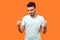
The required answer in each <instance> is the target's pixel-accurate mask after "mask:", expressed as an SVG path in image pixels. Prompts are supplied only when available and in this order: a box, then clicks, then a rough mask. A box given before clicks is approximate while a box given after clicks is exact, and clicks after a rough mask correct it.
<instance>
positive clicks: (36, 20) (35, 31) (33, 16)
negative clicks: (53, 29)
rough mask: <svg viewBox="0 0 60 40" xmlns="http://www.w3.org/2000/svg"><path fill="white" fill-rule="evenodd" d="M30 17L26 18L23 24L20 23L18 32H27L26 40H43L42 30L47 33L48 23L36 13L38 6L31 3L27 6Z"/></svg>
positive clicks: (18, 23)
mask: <svg viewBox="0 0 60 40" xmlns="http://www.w3.org/2000/svg"><path fill="white" fill-rule="evenodd" d="M27 8H28V13H29V14H28V15H26V16H24V17H23V19H22V22H20V21H18V22H17V25H18V30H19V32H20V33H23V32H24V30H25V32H26V36H25V40H41V37H40V30H41V29H42V31H43V33H46V26H47V22H46V21H45V20H44V18H43V17H42V16H40V15H37V13H36V4H35V3H34V2H29V3H28V4H27Z"/></svg>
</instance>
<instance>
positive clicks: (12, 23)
mask: <svg viewBox="0 0 60 40" xmlns="http://www.w3.org/2000/svg"><path fill="white" fill-rule="evenodd" d="M31 1H33V2H35V3H36V5H37V8H36V9H37V10H36V11H37V13H38V14H39V15H42V16H43V17H44V18H45V19H46V20H47V21H48V26H47V33H46V34H42V35H41V36H42V40H60V18H59V17H60V0H0V40H23V39H24V36H25V32H24V33H22V34H21V33H19V31H18V27H17V25H16V22H17V21H18V20H21V19H22V17H23V16H24V15H26V14H28V11H27V7H26V5H27V3H28V2H31Z"/></svg>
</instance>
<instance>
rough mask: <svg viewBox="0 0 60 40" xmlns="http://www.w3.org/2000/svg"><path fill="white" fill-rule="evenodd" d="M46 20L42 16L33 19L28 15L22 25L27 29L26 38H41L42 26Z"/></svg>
mask: <svg viewBox="0 0 60 40" xmlns="http://www.w3.org/2000/svg"><path fill="white" fill-rule="evenodd" d="M43 22H44V18H43V17H42V16H40V15H37V17H35V18H32V17H31V16H30V15H26V16H24V17H23V19H22V25H24V26H25V29H26V31H25V32H26V37H37V36H40V32H39V29H40V26H41V25H42V24H43Z"/></svg>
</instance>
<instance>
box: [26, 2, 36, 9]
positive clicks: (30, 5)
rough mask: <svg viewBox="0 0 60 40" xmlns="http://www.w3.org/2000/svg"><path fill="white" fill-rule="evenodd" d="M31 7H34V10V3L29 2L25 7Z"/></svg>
mask: <svg viewBox="0 0 60 40" xmlns="http://www.w3.org/2000/svg"><path fill="white" fill-rule="evenodd" d="M32 6H34V8H36V4H35V3H34V2H29V3H28V4H27V7H32Z"/></svg>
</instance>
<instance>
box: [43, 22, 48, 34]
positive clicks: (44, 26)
mask: <svg viewBox="0 0 60 40" xmlns="http://www.w3.org/2000/svg"><path fill="white" fill-rule="evenodd" d="M42 31H43V33H44V34H45V33H46V31H47V21H44V23H43V24H42Z"/></svg>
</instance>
